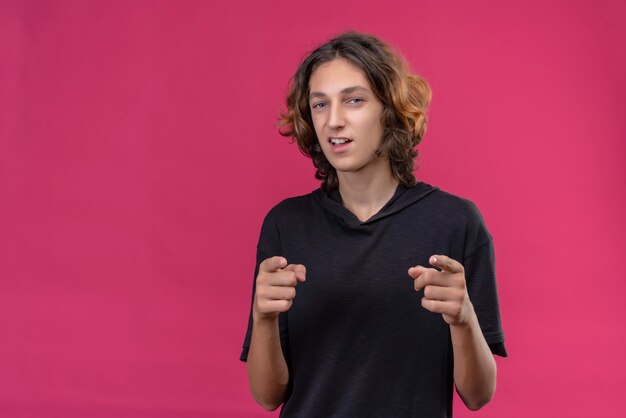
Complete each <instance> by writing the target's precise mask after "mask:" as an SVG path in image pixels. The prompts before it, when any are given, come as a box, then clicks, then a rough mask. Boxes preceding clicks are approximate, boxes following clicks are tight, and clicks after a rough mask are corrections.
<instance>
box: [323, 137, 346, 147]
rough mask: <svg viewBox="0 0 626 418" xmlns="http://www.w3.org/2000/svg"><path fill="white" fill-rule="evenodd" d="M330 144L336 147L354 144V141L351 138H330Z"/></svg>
mask: <svg viewBox="0 0 626 418" xmlns="http://www.w3.org/2000/svg"><path fill="white" fill-rule="evenodd" d="M328 142H330V143H331V144H332V145H334V146H337V145H343V144H347V143H350V142H352V140H351V139H350V138H330V139H329V140H328Z"/></svg>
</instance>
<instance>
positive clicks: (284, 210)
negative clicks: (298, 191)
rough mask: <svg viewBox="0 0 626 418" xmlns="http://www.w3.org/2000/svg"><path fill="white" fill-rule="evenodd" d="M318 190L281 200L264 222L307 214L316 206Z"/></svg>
mask: <svg viewBox="0 0 626 418" xmlns="http://www.w3.org/2000/svg"><path fill="white" fill-rule="evenodd" d="M319 193H320V189H316V190H313V191H312V192H310V193H307V194H304V195H300V196H293V197H288V198H286V199H284V200H281V201H280V202H279V203H278V204H276V205H275V206H274V207H273V208H272V209H270V210H269V212H268V213H267V215H266V216H265V218H266V220H268V219H269V220H277V219H281V218H285V217H292V216H300V215H301V214H302V213H304V212H308V211H310V210H311V208H312V207H314V206H315V205H316V203H315V202H316V200H317V195H319Z"/></svg>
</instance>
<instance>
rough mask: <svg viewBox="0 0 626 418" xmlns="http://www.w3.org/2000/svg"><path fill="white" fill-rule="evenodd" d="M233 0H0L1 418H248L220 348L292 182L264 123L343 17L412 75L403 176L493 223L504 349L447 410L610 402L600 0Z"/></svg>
mask: <svg viewBox="0 0 626 418" xmlns="http://www.w3.org/2000/svg"><path fill="white" fill-rule="evenodd" d="M247 3H248V4H245V5H241V4H240V2H237V1H228V2H218V1H213V2H211V1H209V2H206V1H197V2H190V1H183V2H181V1H177V2H174V1H171V2H156V1H145V2H141V1H132V2H123V1H113V2H108V1H57V2H54V1H3V2H1V3H0V416H2V417H5V416H6V417H57V416H58V417H71V418H74V417H85V416H89V417H111V416H116V417H196V416H215V417H264V416H271V415H272V414H268V413H264V412H262V411H261V409H260V408H259V407H257V406H256V405H255V404H254V402H253V401H252V399H251V397H250V395H249V394H248V390H247V381H246V375H245V367H244V365H243V364H240V363H239V361H238V360H237V358H238V356H239V351H240V346H241V342H242V338H243V333H244V331H245V326H246V319H247V315H248V306H249V297H250V285H251V283H252V279H253V277H252V270H253V267H254V266H253V263H254V252H255V245H256V240H257V237H258V232H259V227H260V224H261V221H262V218H263V216H264V215H265V213H266V211H267V210H268V209H269V208H270V207H272V206H273V205H274V204H275V203H277V202H278V201H279V200H281V199H283V198H285V197H288V196H293V195H297V194H304V193H307V192H309V191H310V190H312V189H314V188H316V187H317V183H316V181H315V180H314V179H313V170H312V166H311V164H310V162H309V161H307V160H305V159H304V158H303V157H302V156H301V155H300V154H299V152H298V151H297V150H296V148H295V146H294V145H290V144H289V143H288V141H286V140H284V139H283V138H281V137H280V136H279V135H278V134H277V132H276V129H275V127H274V125H273V124H274V122H275V120H276V114H277V110H278V109H279V108H280V107H281V106H282V104H283V97H284V94H285V91H286V85H287V81H288V79H289V77H290V76H291V75H292V73H293V71H294V70H295V68H296V66H297V64H298V61H299V59H300V57H301V56H302V55H303V54H304V53H305V52H306V51H307V50H309V49H310V48H312V47H313V46H314V45H316V44H317V43H319V42H321V41H323V40H325V39H327V38H328V37H329V36H330V35H332V34H334V33H337V32H339V31H341V30H344V29H347V28H354V29H358V30H362V31H367V32H371V33H374V34H377V35H379V36H381V37H382V38H384V39H386V40H388V41H389V42H390V43H392V44H393V45H395V46H396V47H397V48H398V49H399V50H401V51H403V53H404V54H405V55H406V56H407V58H408V59H409V61H410V62H411V63H412V65H413V67H414V68H415V69H416V71H418V72H419V73H421V74H422V75H424V76H425V77H426V78H427V79H428V80H429V81H430V83H431V85H432V87H433V90H434V99H433V104H432V109H431V116H430V127H429V131H428V133H427V135H426V138H425V142H424V144H423V146H422V147H421V155H422V157H421V163H420V165H421V169H420V171H419V173H418V174H419V177H420V178H421V179H423V180H424V181H427V182H429V183H432V184H435V185H438V186H440V187H442V188H444V189H445V190H448V191H450V192H452V193H455V194H458V195H461V196H466V197H469V198H471V199H472V200H474V201H475V202H476V203H477V204H478V205H479V207H480V208H481V210H482V212H483V214H484V216H485V218H486V220H487V224H488V226H489V228H490V229H491V231H492V233H493V236H494V239H495V243H496V251H497V256H498V274H499V288H500V296H501V305H502V314H503V324H504V327H505V332H506V336H507V346H508V350H509V353H510V357H509V358H507V359H498V366H499V382H498V391H497V394H496V397H495V399H494V400H493V402H492V403H491V404H489V405H488V406H487V407H486V408H485V409H484V410H482V411H480V412H478V413H469V412H467V411H465V410H464V408H463V407H461V405H460V404H459V403H458V400H457V404H456V411H457V414H456V416H459V417H466V416H470V415H471V416H474V417H590V416H603V417H618V416H623V415H622V414H623V410H624V408H625V407H626V402H625V400H624V399H625V398H624V396H623V395H622V394H621V391H622V388H623V386H624V384H625V383H626V380H625V378H624V375H625V373H626V361H625V354H626V327H625V326H624V324H623V318H624V316H625V315H626V308H625V307H624V303H623V299H624V297H625V296H626V285H625V280H624V275H623V273H622V271H621V269H622V265H623V263H624V260H625V257H624V256H625V255H626V244H625V240H624V233H625V232H626V228H625V226H626V224H625V220H624V219H625V218H624V213H626V194H625V190H626V189H625V186H626V181H625V180H626V143H625V142H624V139H625V138H626V122H625V121H624V116H623V110H624V108H623V107H624V97H625V96H626V88H625V87H626V81H625V80H626V78H625V77H624V75H625V74H626V58H625V57H626V55H625V54H624V50H626V42H625V41H626V26H624V24H623V22H624V18H625V17H626V13H625V12H626V7H624V6H623V2H620V1H576V2H565V1H559V2H556V1H552V2H545V1H542V2H538V1H531V2H515V3H513V2H500V1H478V2H476V1H462V2H436V1H424V2H391V3H390V2H384V5H383V4H381V3H380V2H363V1H356V0H353V1H348V2H342V4H341V5H337V4H336V2H335V1H328V0H323V1H318V2H304V3H297V2H293V1H280V2H279V1H271V2H270V1H262V2H261V1H259V2H253V1H250V2H247ZM394 3H396V4H394ZM503 3H506V4H507V5H506V6H504V5H503ZM298 4H300V5H298Z"/></svg>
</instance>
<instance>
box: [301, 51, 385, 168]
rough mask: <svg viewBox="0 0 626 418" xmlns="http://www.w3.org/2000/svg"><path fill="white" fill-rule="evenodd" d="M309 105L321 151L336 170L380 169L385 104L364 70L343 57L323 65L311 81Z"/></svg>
mask: <svg viewBox="0 0 626 418" xmlns="http://www.w3.org/2000/svg"><path fill="white" fill-rule="evenodd" d="M309 91H310V94H309V105H310V109H311V117H312V119H313V125H314V127H315V133H316V134H317V138H318V140H319V143H320V146H321V148H322V152H323V153H324V155H325V156H326V158H327V159H328V161H329V162H330V164H331V165H332V166H333V167H334V168H335V170H337V174H338V175H339V176H340V178H341V176H342V174H343V173H348V172H359V171H362V170H369V169H378V168H377V167H385V168H386V169H387V170H388V169H389V168H388V164H381V162H382V159H381V158H379V157H377V156H376V154H375V152H376V149H377V148H378V147H379V145H380V142H381V140H382V136H383V127H382V124H381V121H380V119H381V115H382V112H383V104H382V102H381V101H380V100H379V99H378V97H376V94H374V92H373V90H372V88H371V86H370V84H369V82H368V81H367V77H366V76H365V73H364V72H363V71H362V70H361V69H360V68H358V67H357V66H355V65H354V64H352V63H351V62H350V61H348V60H346V59H344V58H337V59H334V60H332V61H329V62H327V63H324V64H322V65H320V66H319V67H318V68H317V69H315V71H314V72H313V74H312V75H311V80H310V82H309Z"/></svg>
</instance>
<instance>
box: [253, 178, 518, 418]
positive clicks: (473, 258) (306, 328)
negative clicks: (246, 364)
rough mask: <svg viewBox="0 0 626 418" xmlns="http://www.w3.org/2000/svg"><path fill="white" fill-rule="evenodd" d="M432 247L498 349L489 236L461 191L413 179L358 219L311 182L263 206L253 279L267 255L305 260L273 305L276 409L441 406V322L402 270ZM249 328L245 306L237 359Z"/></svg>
mask: <svg viewBox="0 0 626 418" xmlns="http://www.w3.org/2000/svg"><path fill="white" fill-rule="evenodd" d="M433 254H444V255H448V256H449V257H452V258H453V259H455V260H457V261H459V262H461V263H462V264H463V266H464V267H465V277H466V282H467V288H468V293H469V296H470V300H471V301H472V305H473V306H474V310H475V311H476V314H477V317H478V321H479V323H480V326H481V329H482V332H483V334H484V336H485V339H486V341H487V343H488V344H489V346H490V348H491V350H492V352H493V353H494V354H498V355H501V356H506V350H505V347H504V335H503V332H502V329H501V325H500V313H499V308H498V296H497V291H496V282H495V269H494V262H495V261H494V254H493V244H492V238H491V235H490V234H489V232H488V231H487V229H486V227H485V224H484V221H483V219H482V217H481V215H480V213H479V212H478V210H477V208H476V206H475V205H474V204H473V203H471V202H470V201H468V200H465V199H462V198H459V197H456V196H453V195H451V194H448V193H445V192H443V191H441V190H439V189H438V188H435V187H432V186H430V185H427V184H425V183H418V184H417V185H416V186H414V187H410V188H406V187H403V186H399V187H398V189H397V191H396V193H395V195H394V196H393V197H392V198H391V200H390V201H389V202H388V203H387V204H386V205H385V207H383V208H382V209H381V210H380V211H379V212H378V213H377V214H376V215H374V216H373V217H372V218H370V219H368V220H367V221H365V222H361V221H359V219H358V218H357V217H356V216H355V215H354V214H352V213H351V212H350V211H349V210H347V209H346V208H344V207H343V206H342V205H341V203H340V196H339V193H338V192H337V191H334V192H331V193H325V192H323V191H322V190H321V189H318V190H316V191H314V192H313V193H310V194H308V195H305V196H300V197H296V198H291V199H287V200H285V201H283V202H281V203H280V204H278V205H277V206H276V207H274V208H273V209H272V210H271V211H270V212H269V213H268V215H267V216H266V218H265V221H264V223H263V227H262V229H261V236H260V239H259V244H258V247H257V270H256V272H255V275H254V277H255V278H256V275H257V274H258V266H259V264H260V262H261V261H263V260H264V259H266V258H268V257H272V256H276V255H281V256H283V257H285V258H286V259H287V261H288V262H289V263H290V264H304V265H305V266H306V268H307V280H306V282H304V283H300V284H298V286H297V295H296V298H295V300H294V303H293V306H292V307H291V309H290V310H289V311H288V312H287V313H284V314H280V315H279V324H280V334H281V344H282V348H283V353H284V355H285V360H286V362H287V365H288V368H289V376H290V384H289V389H288V398H287V400H286V402H285V403H284V404H283V408H282V410H281V417H299V418H300V417H315V418H317V417H342V418H343V417H359V418H361V417H397V418H400V417H450V416H452V388H453V365H454V364H453V353H452V345H451V340H450V328H449V326H448V325H447V324H446V323H445V321H444V320H443V318H442V316H441V315H440V314H435V313H432V312H429V311H427V310H426V309H424V308H423V307H422V306H421V304H420V300H421V298H422V297H423V291H420V292H416V291H415V290H414V288H413V280H412V279H411V278H410V277H409V275H408V273H407V270H408V269H409V267H411V266H415V265H417V264H420V265H422V266H429V264H428V259H429V257H430V256H431V255H433ZM253 291H254V286H253ZM251 331H252V321H251V315H250V321H249V323H248V331H247V334H246V337H245V341H244V345H243V351H242V353H241V360H243V361H246V359H247V355H248V347H249V343H250V336H251Z"/></svg>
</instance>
